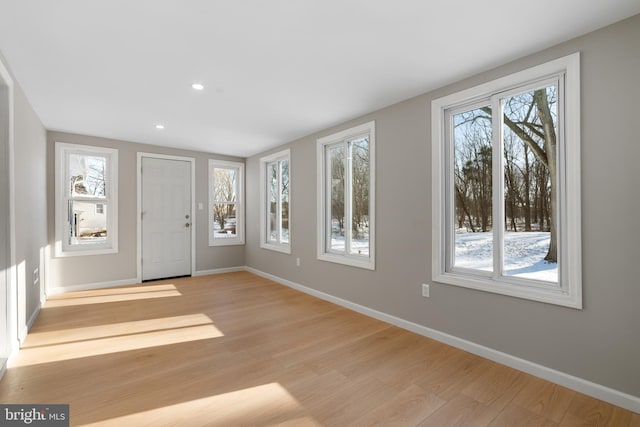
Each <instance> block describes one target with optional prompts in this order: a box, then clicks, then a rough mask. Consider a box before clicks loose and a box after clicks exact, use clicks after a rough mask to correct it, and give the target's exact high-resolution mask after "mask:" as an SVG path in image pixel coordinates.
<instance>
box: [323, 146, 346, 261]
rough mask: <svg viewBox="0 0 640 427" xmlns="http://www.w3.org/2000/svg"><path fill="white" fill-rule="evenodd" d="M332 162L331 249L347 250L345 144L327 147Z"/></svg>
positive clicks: (330, 188)
mask: <svg viewBox="0 0 640 427" xmlns="http://www.w3.org/2000/svg"><path fill="white" fill-rule="evenodd" d="M327 154H328V157H329V162H330V167H331V171H330V173H331V174H330V176H329V185H328V187H329V191H330V195H329V199H330V200H331V240H330V243H329V245H330V246H329V250H330V251H338V252H343V253H344V251H345V243H344V238H345V236H344V222H345V217H344V160H345V156H344V154H345V153H344V145H343V144H339V145H333V146H329V147H327Z"/></svg>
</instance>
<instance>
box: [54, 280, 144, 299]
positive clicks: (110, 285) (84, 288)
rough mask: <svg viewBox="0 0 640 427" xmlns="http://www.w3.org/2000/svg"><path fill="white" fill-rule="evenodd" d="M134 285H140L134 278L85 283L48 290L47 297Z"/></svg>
mask: <svg viewBox="0 0 640 427" xmlns="http://www.w3.org/2000/svg"><path fill="white" fill-rule="evenodd" d="M136 283H140V281H139V280H138V279H135V278H134V279H123V280H114V281H109V282H96V283H86V284H83V285H74V286H59V287H56V288H50V289H48V290H47V296H49V295H56V294H61V293H63V292H76V291H89V290H92V289H101V288H113V287H115V286H126V285H135V284H136Z"/></svg>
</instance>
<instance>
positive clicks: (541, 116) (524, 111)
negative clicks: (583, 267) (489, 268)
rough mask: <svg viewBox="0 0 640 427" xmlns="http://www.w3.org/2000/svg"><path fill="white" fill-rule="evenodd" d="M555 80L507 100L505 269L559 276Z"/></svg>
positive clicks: (547, 278) (546, 277) (529, 275)
mask: <svg viewBox="0 0 640 427" xmlns="http://www.w3.org/2000/svg"><path fill="white" fill-rule="evenodd" d="M557 100H558V90H557V87H556V86H555V85H552V86H548V87H546V88H541V89H537V90H531V91H528V92H524V93H520V94H517V95H514V96H511V97H509V98H506V99H504V100H503V112H504V125H503V132H502V133H503V141H504V159H503V161H504V189H503V191H504V206H505V241H504V272H505V274H506V275H509V276H517V277H526V278H530V279H538V280H544V281H549V282H557V281H558V263H557V244H556V226H555V224H556V221H557V212H555V211H556V209H557V208H556V206H555V204H556V203H555V200H556V195H555V192H556V188H555V187H556V186H557V185H556V184H555V183H557V178H556V176H555V175H556V170H557V167H556V162H557V160H556V143H557V137H556V135H557V124H558V101H557Z"/></svg>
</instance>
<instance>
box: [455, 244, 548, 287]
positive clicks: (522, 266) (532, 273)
mask: <svg viewBox="0 0 640 427" xmlns="http://www.w3.org/2000/svg"><path fill="white" fill-rule="evenodd" d="M455 239H456V260H455V265H456V267H464V268H473V269H476V270H485V271H491V270H492V269H493V264H492V263H493V261H492V240H493V234H492V233H491V232H484V233H456V237H455ZM549 239H550V237H549V233H547V232H538V231H533V232H526V233H524V232H519V233H514V232H505V236H504V240H505V242H504V246H505V247H504V255H505V272H506V274H507V275H508V276H515V277H524V278H529V279H537V280H544V281H547V282H554V283H557V282H558V264H557V263H550V262H546V261H545V260H544V257H545V255H546V254H547V251H548V250H549Z"/></svg>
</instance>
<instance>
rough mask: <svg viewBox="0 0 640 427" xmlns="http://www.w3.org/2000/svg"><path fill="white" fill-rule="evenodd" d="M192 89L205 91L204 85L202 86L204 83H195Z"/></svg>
mask: <svg viewBox="0 0 640 427" xmlns="http://www.w3.org/2000/svg"><path fill="white" fill-rule="evenodd" d="M191 87H192V88H194V89H195V90H202V89H204V85H202V83H194V84H192V85H191Z"/></svg>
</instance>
